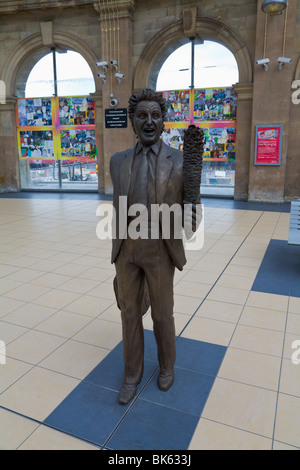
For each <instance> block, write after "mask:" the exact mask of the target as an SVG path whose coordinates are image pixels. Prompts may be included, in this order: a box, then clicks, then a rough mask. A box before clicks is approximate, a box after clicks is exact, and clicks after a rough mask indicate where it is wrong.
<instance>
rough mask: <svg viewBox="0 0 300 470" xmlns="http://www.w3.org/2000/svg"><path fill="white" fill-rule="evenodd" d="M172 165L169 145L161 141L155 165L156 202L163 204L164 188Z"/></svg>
mask: <svg viewBox="0 0 300 470" xmlns="http://www.w3.org/2000/svg"><path fill="white" fill-rule="evenodd" d="M172 167H173V159H172V156H171V151H170V147H168V145H166V144H165V143H164V142H163V143H162V146H161V150H160V153H159V157H158V161H157V166H156V197H157V203H158V204H163V203H164V201H165V194H166V189H167V186H168V181H169V178H170V173H171V170H172Z"/></svg>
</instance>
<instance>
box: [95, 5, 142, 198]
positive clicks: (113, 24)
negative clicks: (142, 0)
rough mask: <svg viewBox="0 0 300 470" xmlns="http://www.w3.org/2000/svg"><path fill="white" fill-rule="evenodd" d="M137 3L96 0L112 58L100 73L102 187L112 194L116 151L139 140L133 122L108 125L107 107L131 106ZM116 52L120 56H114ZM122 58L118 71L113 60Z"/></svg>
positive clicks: (107, 58) (104, 45) (105, 50)
mask: <svg viewBox="0 0 300 470" xmlns="http://www.w3.org/2000/svg"><path fill="white" fill-rule="evenodd" d="M105 5H106V6H105ZM134 6H135V2H134V0H129V1H127V0H119V1H118V2H117V6H115V7H113V6H112V5H111V6H110V7H109V6H108V4H107V3H106V2H105V4H104V6H102V7H101V6H100V8H99V4H97V3H95V8H96V10H97V11H98V12H99V15H100V18H99V19H100V34H101V42H102V55H103V56H104V57H101V58H100V60H101V61H106V62H108V70H107V71H105V70H104V69H102V68H101V67H100V68H99V73H102V72H104V74H105V76H106V78H105V81H104V82H103V85H102V103H103V119H102V126H103V132H102V141H103V175H102V176H103V186H102V191H103V192H105V194H112V183H111V178H110V171H109V166H110V158H111V156H112V155H113V154H114V153H115V152H118V151H121V150H125V149H127V148H130V147H132V146H133V145H134V142H135V138H134V134H133V132H132V129H131V125H130V123H129V122H128V126H127V128H113V129H108V128H106V127H105V110H106V109H118V108H127V107H128V99H129V97H130V95H131V93H132V77H133V73H132V65H131V63H132V13H133V11H134ZM118 46H119V47H118ZM114 53H115V55H117V57H112V55H114ZM118 58H119V62H118V71H116V69H115V68H114V66H113V65H111V64H110V61H111V60H118ZM116 72H118V73H121V74H123V75H124V78H121V79H119V80H118V78H116V76H115V73H116ZM112 99H116V100H117V101H118V104H117V106H111V100H112ZM99 133H100V131H99ZM101 147H102V146H101ZM101 158H102V157H101Z"/></svg>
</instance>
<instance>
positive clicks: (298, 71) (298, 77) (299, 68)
mask: <svg viewBox="0 0 300 470" xmlns="http://www.w3.org/2000/svg"><path fill="white" fill-rule="evenodd" d="M295 80H300V58H299V59H298V62H297V66H296V71H295Z"/></svg>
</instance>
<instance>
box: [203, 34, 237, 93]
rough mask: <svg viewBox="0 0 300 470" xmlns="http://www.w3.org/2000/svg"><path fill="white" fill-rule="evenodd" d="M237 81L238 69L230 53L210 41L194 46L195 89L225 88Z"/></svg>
mask: <svg viewBox="0 0 300 470" xmlns="http://www.w3.org/2000/svg"><path fill="white" fill-rule="evenodd" d="M238 81H239V73H238V68H237V64H236V60H235V57H234V55H233V54H232V52H230V51H229V50H228V49H227V48H226V47H224V46H222V45H221V44H218V43H216V42H212V41H204V44H196V46H195V88H215V87H226V86H232V85H234V84H235V83H237V82H238Z"/></svg>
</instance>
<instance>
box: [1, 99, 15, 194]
mask: <svg viewBox="0 0 300 470" xmlns="http://www.w3.org/2000/svg"><path fill="white" fill-rule="evenodd" d="M19 189H20V183H19V157H18V146H17V123H16V98H15V97H13V96H7V97H6V103H5V104H0V193H4V192H16V191H19Z"/></svg>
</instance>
